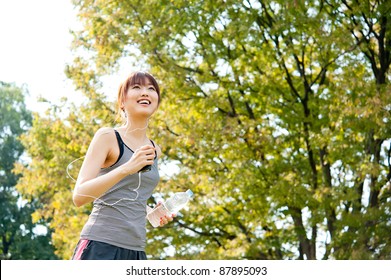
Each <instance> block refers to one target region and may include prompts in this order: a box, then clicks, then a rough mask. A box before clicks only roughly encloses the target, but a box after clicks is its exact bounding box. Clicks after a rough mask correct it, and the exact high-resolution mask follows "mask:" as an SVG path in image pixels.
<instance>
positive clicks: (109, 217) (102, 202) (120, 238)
mask: <svg viewBox="0 0 391 280" xmlns="http://www.w3.org/2000/svg"><path fill="white" fill-rule="evenodd" d="M115 134H116V137H117V140H118V145H119V148H120V156H119V157H118V160H117V162H116V163H114V164H113V165H112V166H110V167H107V168H102V169H101V170H100V172H99V175H98V176H101V175H103V174H106V173H108V172H110V171H112V170H113V169H115V168H117V167H118V166H120V165H122V164H124V163H125V162H127V161H128V160H129V159H130V158H131V157H132V155H133V153H134V152H133V151H132V150H131V149H130V148H129V147H128V146H127V145H126V144H125V143H124V142H123V141H122V139H121V136H120V135H119V133H118V132H117V131H115ZM151 143H152V144H153V145H154V143H153V142H152V141H151ZM154 146H155V145H154ZM159 179H160V178H159V171H158V167H157V157H156V156H155V160H154V163H153V165H152V169H151V171H148V172H141V173H136V174H132V175H128V176H126V177H125V178H124V179H122V180H121V181H119V182H118V183H117V184H115V185H114V186H113V187H112V188H111V189H109V190H108V191H107V192H106V193H104V194H103V195H102V196H101V197H100V198H99V199H96V200H95V201H94V203H93V209H92V212H91V214H90V216H89V218H88V221H87V223H86V224H85V225H84V227H83V230H82V231H81V234H80V237H81V239H88V240H96V241H101V242H106V243H108V244H112V245H115V246H118V247H122V248H126V249H130V250H136V251H144V249H145V243H146V228H145V223H146V214H147V213H146V205H147V200H148V198H150V197H151V195H152V192H153V190H154V189H155V187H156V186H157V184H158V182H159Z"/></svg>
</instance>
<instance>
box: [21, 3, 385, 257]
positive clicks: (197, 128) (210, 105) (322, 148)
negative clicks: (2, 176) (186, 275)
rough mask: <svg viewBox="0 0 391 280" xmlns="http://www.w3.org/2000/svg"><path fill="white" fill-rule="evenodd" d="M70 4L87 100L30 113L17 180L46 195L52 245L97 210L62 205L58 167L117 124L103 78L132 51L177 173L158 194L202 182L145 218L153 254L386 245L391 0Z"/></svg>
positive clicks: (285, 253) (363, 249)
mask: <svg viewBox="0 0 391 280" xmlns="http://www.w3.org/2000/svg"><path fill="white" fill-rule="evenodd" d="M74 3H75V6H76V7H77V8H78V9H79V17H80V20H81V22H82V23H83V25H84V29H83V30H81V31H79V32H76V33H75V40H74V47H75V49H74V50H75V51H76V53H77V54H78V55H77V56H76V57H75V61H74V63H72V65H69V66H68V68H67V70H66V71H67V74H68V77H69V78H71V79H72V80H73V81H74V83H75V85H76V86H77V88H78V89H80V90H81V91H82V92H83V94H85V95H86V96H87V97H88V100H89V101H88V104H86V106H83V107H82V108H73V110H71V112H72V113H70V114H69V116H68V117H67V118H65V120H61V119H59V118H56V117H55V115H54V114H50V115H49V116H48V118H37V120H36V122H35V123H34V128H33V130H32V131H31V135H30V136H29V137H30V138H29V140H27V139H26V140H25V143H28V142H31V141H37V143H38V144H37V145H36V146H35V145H31V146H30V148H29V153H30V155H32V157H33V163H32V165H30V167H29V169H31V170H32V171H31V173H29V171H27V170H26V171H25V173H26V174H29V175H27V177H26V176H25V177H26V178H27V179H25V181H24V182H23V183H22V185H23V186H24V187H23V188H24V190H25V191H26V192H27V193H29V192H31V194H38V193H39V194H42V197H41V199H42V201H45V204H46V205H49V206H46V208H45V210H43V211H42V212H41V213H40V215H41V216H42V217H45V218H47V219H49V218H52V219H53V222H52V224H53V230H54V232H55V233H54V238H53V240H54V243H55V245H56V246H57V248H58V254H59V255H61V256H62V257H68V256H69V255H70V252H69V244H72V245H73V244H75V243H76V242H77V236H76V235H77V234H75V232H76V233H77V232H79V231H80V229H81V226H82V221H80V222H77V219H76V218H75V217H77V215H82V217H83V219H85V217H86V215H87V212H88V211H87V210H88V209H87V210H80V212H78V211H76V210H75V209H74V208H73V207H71V206H69V205H67V204H66V203H69V202H67V201H68V200H67V199H70V198H69V192H67V191H68V190H69V188H68V189H67V188H66V187H64V186H67V185H68V186H69V185H70V184H71V183H72V182H69V181H66V179H64V178H66V177H65V174H64V166H66V165H67V163H69V162H70V161H72V160H73V159H75V158H77V157H80V156H83V154H84V152H85V149H86V146H87V145H88V141H89V139H90V137H91V135H90V134H91V133H92V132H93V131H95V130H96V129H97V127H98V126H102V125H112V124H113V123H112V119H111V116H113V114H114V113H113V112H114V110H113V106H112V104H111V103H108V102H107V101H106V99H105V98H104V97H103V95H102V94H101V93H99V90H100V87H101V77H102V76H104V75H106V74H107V73H112V72H115V71H116V70H117V65H118V62H119V61H120V60H121V58H122V57H124V58H132V59H133V61H134V65H133V66H137V67H139V68H142V69H143V68H145V65H146V64H147V65H149V66H148V67H149V68H150V71H151V72H152V73H153V74H154V75H155V76H156V77H157V79H158V80H159V81H160V84H161V88H162V104H161V105H160V108H159V110H158V112H157V113H156V115H155V116H154V118H153V120H151V123H150V131H149V132H150V135H149V136H150V138H151V139H153V140H154V141H156V142H157V143H158V144H159V145H160V146H161V147H162V150H163V153H164V155H163V158H162V162H164V163H171V164H175V165H177V168H178V170H179V171H178V172H176V173H174V174H173V175H170V176H163V178H162V182H161V184H160V185H159V186H158V188H157V192H158V193H160V194H161V195H162V196H163V197H166V196H168V195H169V194H170V193H171V192H175V191H177V190H185V189H188V188H191V189H192V190H193V191H194V193H195V198H194V200H193V201H192V202H191V203H190V206H189V209H188V210H186V211H183V213H182V214H181V215H179V216H178V217H177V218H176V219H175V221H174V222H173V223H171V224H169V225H167V226H166V227H164V228H159V229H152V228H148V230H149V232H148V237H149V239H148V240H149V241H148V248H147V253H149V252H152V251H153V252H154V255H153V256H150V258H177V259H178V258H183V259H229V258H232V259H241V258H247V259H291V258H299V259H315V258H317V259H329V258H337V259H348V258H358V259H360V258H361V259H367V258H374V259H387V258H390V249H389V246H388V245H387V244H389V234H388V235H387V230H388V232H389V230H390V224H389V222H388V221H389V220H390V211H389V208H390V192H389V185H388V184H387V182H388V181H389V179H390V178H391V175H390V170H391V169H390V160H389V153H390V145H389V141H390V138H391V137H390V135H391V134H390V133H391V131H390V129H389V125H388V123H389V119H390V110H389V109H390V108H389V104H390V101H391V100H390V98H391V97H390V96H391V95H390V94H389V91H390V86H389V75H390V72H389V65H390V59H389V57H390V56H389V53H390V51H391V50H390V48H389V44H387V42H389V41H390V34H391V33H390V30H389V25H387V24H385V22H389V21H391V19H390V16H389V15H390V14H391V13H389V10H390V7H389V4H388V2H387V1H378V2H376V3H372V2H371V3H369V2H368V3H369V4H370V5H369V4H368V3H366V4H360V3H361V2H360V3H358V2H357V3H356V2H352V3H348V2H346V1H344V2H340V1H307V2H306V4H305V5H304V4H303V3H302V2H301V1H294V2H292V3H290V4H287V3H285V2H283V1H261V2H257V1H152V0H151V1H146V2H142V3H141V2H139V1H120V0H117V1H111V2H110V3H104V1H75V2H74ZM136 49H137V50H136ZM49 128H50V129H49ZM58 135H60V137H59V136H58ZM42 147H45V148H42ZM60 150H61V151H62V153H61V156H60V155H59V154H58V151H60ZM48 165H50V166H51V167H52V169H51V170H45V166H48ZM168 166H170V165H168ZM76 170H77V168H75V169H74V171H75V172H76ZM170 171H171V170H168V172H165V173H168V174H170V173H172V172H170ZM76 173H77V172H76ZM29 176H30V177H29ZM75 176H76V174H75ZM51 178H56V180H55V182H54V181H53V180H51ZM59 178H60V179H59ZM58 180H60V181H58ZM31 182H35V184H34V185H35V186H34V187H33V188H32V187H30V185H31V184H30V183H31ZM30 188H32V189H30ZM66 189H67V190H66ZM49 190H56V192H55V193H53V192H50V191H49ZM46 191H48V193H47V194H46ZM48 194H50V195H48ZM153 203H154V201H153V199H151V201H150V204H153ZM83 211H85V212H86V213H82V212H83ZM53 213H56V215H54V214H53ZM57 214H58V215H57ZM65 217H67V218H65ZM65 225H67V226H65ZM326 237H327V238H326ZM67 246H68V248H66V247H67ZM150 248H153V250H150Z"/></svg>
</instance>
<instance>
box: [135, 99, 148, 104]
mask: <svg viewBox="0 0 391 280" xmlns="http://www.w3.org/2000/svg"><path fill="white" fill-rule="evenodd" d="M138 103H139V104H150V102H149V101H148V100H140V101H138Z"/></svg>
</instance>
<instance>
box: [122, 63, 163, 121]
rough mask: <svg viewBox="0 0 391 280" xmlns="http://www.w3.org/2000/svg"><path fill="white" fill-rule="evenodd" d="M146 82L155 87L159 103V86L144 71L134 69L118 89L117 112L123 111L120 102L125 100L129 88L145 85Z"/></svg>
mask: <svg viewBox="0 0 391 280" xmlns="http://www.w3.org/2000/svg"><path fill="white" fill-rule="evenodd" d="M147 82H150V83H151V84H152V85H153V86H154V88H155V89H156V92H157V95H158V103H159V104H160V88H159V85H158V83H157V81H156V80H155V78H154V77H153V76H152V75H151V74H149V73H147V72H144V71H136V72H133V73H131V74H130V75H129V77H128V78H126V80H125V81H124V82H123V83H122V84H121V85H120V87H119V90H118V97H117V106H118V113H119V114H120V113H121V111H124V109H123V107H122V103H123V101H124V100H125V96H126V93H127V92H128V90H129V88H130V87H131V86H132V85H135V84H139V85H143V86H144V85H146V83H147Z"/></svg>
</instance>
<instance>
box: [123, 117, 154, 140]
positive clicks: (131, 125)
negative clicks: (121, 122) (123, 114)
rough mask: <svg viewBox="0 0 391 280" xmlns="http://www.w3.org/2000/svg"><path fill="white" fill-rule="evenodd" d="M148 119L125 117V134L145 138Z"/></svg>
mask: <svg viewBox="0 0 391 280" xmlns="http://www.w3.org/2000/svg"><path fill="white" fill-rule="evenodd" d="M147 129H148V119H147V118H139V119H138V118H137V119H136V118H130V117H128V118H127V121H126V125H125V136H127V137H132V138H137V139H140V140H142V139H145V138H147Z"/></svg>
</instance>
